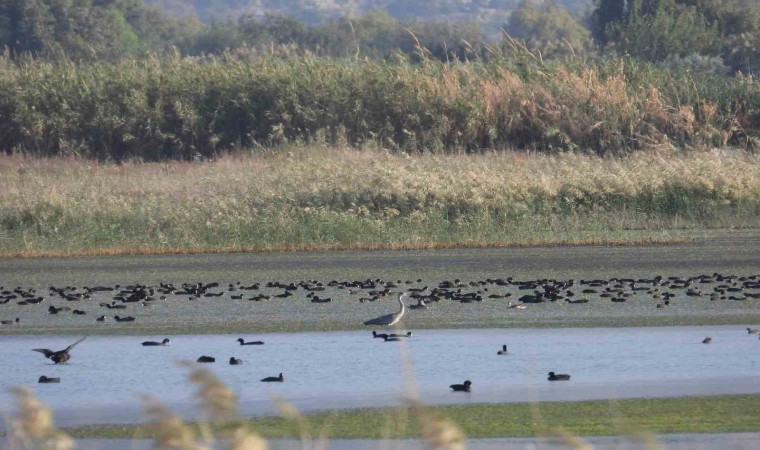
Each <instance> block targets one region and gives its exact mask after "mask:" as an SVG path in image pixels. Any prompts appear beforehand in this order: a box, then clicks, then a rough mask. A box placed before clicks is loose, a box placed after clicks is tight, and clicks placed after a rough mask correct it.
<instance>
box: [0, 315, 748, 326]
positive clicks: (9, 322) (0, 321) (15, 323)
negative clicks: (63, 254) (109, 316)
mask: <svg viewBox="0 0 760 450" xmlns="http://www.w3.org/2000/svg"><path fill="white" fill-rule="evenodd" d="M19 323H21V319H19V318H18V317H16V320H0V324H2V325H18V324H19ZM748 329H749V328H748Z"/></svg>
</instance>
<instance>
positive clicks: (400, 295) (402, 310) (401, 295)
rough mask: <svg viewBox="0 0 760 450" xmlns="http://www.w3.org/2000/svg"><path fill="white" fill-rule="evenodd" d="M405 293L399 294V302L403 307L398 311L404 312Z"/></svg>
mask: <svg viewBox="0 0 760 450" xmlns="http://www.w3.org/2000/svg"><path fill="white" fill-rule="evenodd" d="M403 296H404V294H399V296H398V303H399V304H400V305H401V309H399V310H398V313H399V314H401V313H403V312H404V302H402V301H401V297H403Z"/></svg>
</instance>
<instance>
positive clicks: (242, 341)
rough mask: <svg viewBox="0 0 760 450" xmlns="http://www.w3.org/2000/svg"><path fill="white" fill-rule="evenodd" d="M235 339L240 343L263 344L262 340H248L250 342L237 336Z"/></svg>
mask: <svg viewBox="0 0 760 450" xmlns="http://www.w3.org/2000/svg"><path fill="white" fill-rule="evenodd" d="M237 341H238V342H240V345H264V341H250V342H246V341H245V339H243V338H238V340H237Z"/></svg>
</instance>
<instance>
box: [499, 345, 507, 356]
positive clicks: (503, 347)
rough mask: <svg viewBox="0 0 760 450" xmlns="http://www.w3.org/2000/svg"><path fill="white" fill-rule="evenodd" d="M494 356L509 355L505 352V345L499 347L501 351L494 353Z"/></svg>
mask: <svg viewBox="0 0 760 450" xmlns="http://www.w3.org/2000/svg"><path fill="white" fill-rule="evenodd" d="M496 354H497V355H507V354H509V353H508V352H507V346H506V345H502V346H501V350H499V351H498V352H496Z"/></svg>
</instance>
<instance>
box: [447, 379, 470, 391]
mask: <svg viewBox="0 0 760 450" xmlns="http://www.w3.org/2000/svg"><path fill="white" fill-rule="evenodd" d="M470 386H472V381H470V380H464V383H462V384H452V385H451V386H449V387H450V388H451V389H453V390H454V392H470Z"/></svg>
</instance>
